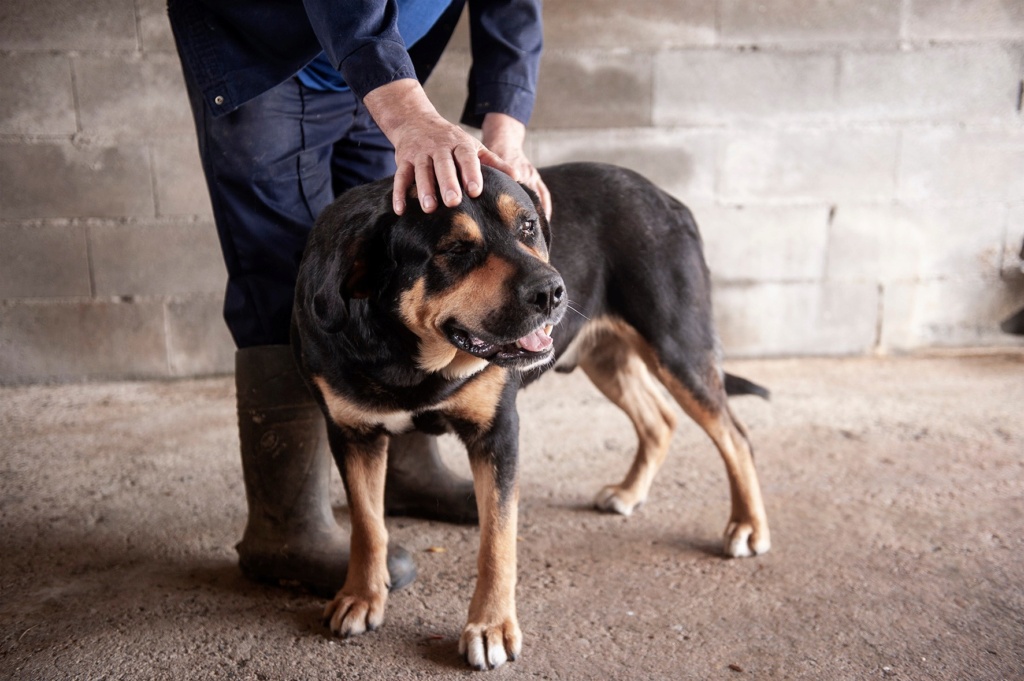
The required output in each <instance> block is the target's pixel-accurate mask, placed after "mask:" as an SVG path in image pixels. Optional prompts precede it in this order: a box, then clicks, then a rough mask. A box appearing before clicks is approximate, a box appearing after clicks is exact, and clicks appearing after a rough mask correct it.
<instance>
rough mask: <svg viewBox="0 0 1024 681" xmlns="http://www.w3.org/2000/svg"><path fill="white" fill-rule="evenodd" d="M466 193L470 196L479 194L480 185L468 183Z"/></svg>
mask: <svg viewBox="0 0 1024 681" xmlns="http://www.w3.org/2000/svg"><path fill="white" fill-rule="evenodd" d="M466 191H468V192H469V193H470V195H471V196H476V195H477V194H479V193H480V184H479V183H477V182H470V183H469V184H467V185H466Z"/></svg>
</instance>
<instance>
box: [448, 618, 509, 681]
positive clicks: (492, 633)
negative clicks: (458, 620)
mask: <svg viewBox="0 0 1024 681" xmlns="http://www.w3.org/2000/svg"><path fill="white" fill-rule="evenodd" d="M522 650H523V634H522V632H520V631H519V623H518V622H516V620H515V618H514V617H510V618H508V619H506V620H505V621H503V622H496V623H487V624H484V623H478V622H469V623H468V624H466V627H465V628H464V629H463V630H462V636H461V638H459V654H460V655H462V656H463V657H465V658H466V661H467V662H468V663H469V665H470V666H471V667H473V668H475V669H481V670H487V669H497V668H498V667H500V666H501V665H503V664H505V663H506V662H508V661H509V660H514V659H516V658H517V657H519V654H520V653H521V652H522Z"/></svg>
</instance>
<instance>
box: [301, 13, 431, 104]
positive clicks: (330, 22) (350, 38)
mask: <svg viewBox="0 0 1024 681" xmlns="http://www.w3.org/2000/svg"><path fill="white" fill-rule="evenodd" d="M303 4H304V5H305V8H306V14H307V15H308V17H309V22H310V24H311V25H312V27H313V31H314V32H315V33H316V37H317V39H318V40H319V41H320V45H321V46H323V48H324V52H325V53H326V54H327V58H328V59H329V60H330V62H331V64H332V65H333V66H334V68H336V69H338V71H340V72H341V75H342V77H343V78H344V79H345V82H346V83H347V84H348V86H349V87H350V88H352V91H353V92H355V93H356V95H358V96H359V98H360V99H361V98H363V97H365V96H366V95H367V93H369V92H370V91H372V90H375V89H376V88H378V87H380V86H381V85H387V84H388V83H390V82H392V81H396V80H401V79H403V78H413V79H415V78H416V70H415V69H414V68H413V65H412V60H411V59H409V53H408V52H407V51H406V48H405V43H404V42H403V41H402V37H401V36H400V35H399V34H398V24H397V21H398V7H397V5H396V3H395V0H346V1H345V2H338V0H303Z"/></svg>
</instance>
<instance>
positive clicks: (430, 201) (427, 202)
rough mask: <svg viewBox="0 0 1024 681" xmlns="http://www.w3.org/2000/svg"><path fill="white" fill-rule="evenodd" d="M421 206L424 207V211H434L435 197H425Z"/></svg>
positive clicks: (421, 200) (421, 201)
mask: <svg viewBox="0 0 1024 681" xmlns="http://www.w3.org/2000/svg"><path fill="white" fill-rule="evenodd" d="M420 205H421V206H423V210H433V209H434V197H433V196H429V195H428V196H424V197H423V198H421V199H420Z"/></svg>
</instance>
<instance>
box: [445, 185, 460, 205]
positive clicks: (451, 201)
mask: <svg viewBox="0 0 1024 681" xmlns="http://www.w3.org/2000/svg"><path fill="white" fill-rule="evenodd" d="M444 203H445V205H446V206H448V207H449V208H451V207H453V206H457V205H458V203H459V195H458V194H457V193H456V192H455V190H454V189H449V190H448V193H447V194H445V195H444Z"/></svg>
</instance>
